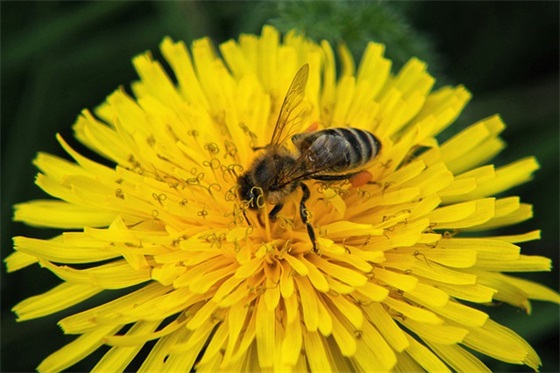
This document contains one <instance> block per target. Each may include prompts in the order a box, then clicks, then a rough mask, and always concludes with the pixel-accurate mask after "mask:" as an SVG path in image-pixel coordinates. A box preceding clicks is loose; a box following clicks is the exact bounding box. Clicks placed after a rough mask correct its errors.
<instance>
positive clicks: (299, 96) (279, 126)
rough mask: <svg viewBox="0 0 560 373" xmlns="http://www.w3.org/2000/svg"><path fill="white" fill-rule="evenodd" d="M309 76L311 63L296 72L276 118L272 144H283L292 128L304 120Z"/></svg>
mask: <svg viewBox="0 0 560 373" xmlns="http://www.w3.org/2000/svg"><path fill="white" fill-rule="evenodd" d="M308 76H309V65H308V64H305V65H303V66H302V67H301V68H300V69H299V70H298V72H297V73H296V76H295V77H294V80H293V81H292V84H291V85H290V88H289V89H288V93H286V97H285V98H284V102H283V103H282V107H281V108H280V113H279V114H278V119H277V120H276V126H275V127H274V133H273V134H272V138H271V139H270V144H271V145H278V144H282V143H283V142H284V141H286V139H287V138H288V137H289V135H290V134H291V132H292V129H294V128H296V127H297V126H298V125H299V124H301V122H302V121H303V116H304V111H305V108H304V105H302V102H303V98H304V96H305V86H306V85H307V77H308Z"/></svg>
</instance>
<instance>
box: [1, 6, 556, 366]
mask: <svg viewBox="0 0 560 373" xmlns="http://www.w3.org/2000/svg"><path fill="white" fill-rule="evenodd" d="M559 4H560V3H559V2H388V3H385V2H344V1H330V2H236V1H229V2H195V1H190V2H172V1H143V2H135V1H122V2H121V1H104V2H86V1H80V2H70V1H48V2H43V1H38V2H27V1H26V2H15V1H12V2H2V3H1V4H0V11H1V13H0V14H1V22H0V23H1V33H0V35H1V112H0V115H1V118H0V119H1V126H2V127H1V128H2V133H1V135H2V136H1V141H2V142H1V162H2V163H1V171H2V175H1V176H2V178H1V182H2V184H1V187H2V189H1V192H2V194H1V227H2V230H1V232H2V234H1V240H2V242H1V247H0V248H1V250H2V254H1V255H2V258H5V257H6V256H7V255H9V253H10V252H11V251H12V248H11V237H13V236H17V235H25V236H31V237H44V238H46V237H52V236H54V235H56V234H57V231H55V230H48V229H36V228H30V227H26V226H24V225H23V224H20V223H14V222H12V221H11V216H12V205H13V204H14V203H18V202H23V201H27V200H31V199H37V198H45V197H46V195H45V194H44V193H43V192H41V190H40V189H39V188H38V187H36V186H35V185H34V177H35V174H36V169H35V168H34V167H33V166H32V164H31V161H32V159H33V158H34V157H35V154H36V153H37V151H45V152H49V153H54V154H59V155H62V151H61V149H60V147H59V145H58V143H57V142H56V140H55V134H56V133H57V132H58V133H62V134H63V136H64V137H65V138H66V139H70V138H71V136H72V131H71V126H72V124H73V123H74V121H75V119H76V117H77V115H78V114H79V113H80V111H81V110H82V109H84V108H93V107H95V106H97V105H98V104H99V103H100V102H102V101H103V100H104V98H105V97H106V96H107V95H108V94H109V93H111V92H112V91H113V90H115V89H116V88H117V87H119V86H121V85H122V86H124V87H128V86H129V84H130V82H131V81H133V80H135V79H136V75H135V73H134V70H133V68H132V65H131V63H130V60H131V58H132V57H133V56H135V55H136V54H139V53H142V52H144V51H146V50H150V51H152V53H153V54H154V55H155V56H158V57H159V52H158V45H159V43H160V42H161V40H162V38H163V37H164V36H166V35H169V36H171V37H172V38H173V39H175V40H179V39H182V40H184V41H186V42H187V44H189V43H190V42H191V41H192V40H193V39H195V38H199V37H202V36H210V37H211V38H212V40H213V41H214V42H215V43H216V44H218V43H220V42H223V41H225V40H227V39H230V38H236V37H237V36H238V35H239V34H240V33H242V32H247V33H260V29H261V27H262V25H263V24H265V23H272V24H274V25H275V26H277V27H278V28H279V29H280V30H282V31H286V30H289V29H291V28H293V27H296V28H299V29H301V30H303V31H305V33H306V35H308V36H309V37H311V38H314V39H316V40H320V39H327V40H329V41H331V42H332V43H336V42H337V41H339V40H342V39H344V40H345V41H346V42H347V44H348V45H349V47H350V48H351V50H352V52H353V53H354V54H355V56H356V57H359V56H360V54H361V52H362V50H363V47H364V46H365V43H366V42H367V41H368V40H374V41H377V42H382V43H385V44H386V47H387V49H386V50H387V52H386V55H387V56H388V57H389V58H391V59H393V60H394V61H395V63H394V68H398V67H400V66H402V64H403V63H404V62H405V61H406V60H407V59H409V58H410V57H412V56H417V57H419V58H420V59H422V60H424V61H426V62H428V64H429V71H430V72H431V73H432V74H433V75H434V76H435V77H436V79H437V82H438V85H440V86H441V85H444V84H464V85H465V86H466V87H467V88H468V89H469V90H470V91H471V92H472V93H473V99H472V100H471V103H470V104H469V105H468V106H467V108H466V109H465V111H464V113H463V115H462V116H461V117H460V119H459V120H458V123H456V124H455V125H454V126H452V130H451V132H453V131H455V132H456V131H458V130H460V129H462V128H464V127H465V126H466V125H468V124H470V123H473V122H475V121H476V120H478V119H481V118H484V117H486V116H489V115H491V114H494V113H499V114H501V115H502V118H503V119H504V121H505V123H506V124H507V125H508V128H507V130H506V132H505V133H504V134H503V137H504V138H505V140H506V142H507V143H508V144H509V146H508V148H507V149H506V151H505V152H503V154H502V155H500V156H499V158H498V159H496V161H495V163H496V164H497V165H503V164H506V163H508V162H511V161H513V160H515V159H518V158H521V157H525V156H528V155H536V156H537V158H538V160H539V162H540V164H541V170H540V171H538V172H537V174H536V176H535V180H534V181H533V182H532V183H529V184H525V185H522V186H519V187H517V188H515V189H514V190H513V191H510V192H508V194H509V195H520V196H521V197H522V200H523V201H525V202H528V203H532V204H533V205H534V211H535V218H533V219H532V220H530V221H528V222H524V223H522V224H520V225H519V226H516V227H514V229H513V230H509V231H508V230H506V231H504V232H505V233H508V232H510V231H516V232H526V231H530V230H533V229H539V228H540V229H542V230H543V234H542V236H543V238H542V240H540V241H538V242H530V243H525V244H523V245H522V247H523V251H524V253H526V254H535V255H544V256H548V257H550V258H552V259H553V263H554V269H553V271H552V272H550V273H536V274H526V275H525V274H524V275H523V277H525V278H530V279H533V280H537V281H539V282H541V283H545V284H547V285H548V286H549V287H551V288H554V289H558V283H559V278H558V273H559V272H558V265H559V263H558V262H559V256H558V248H559V241H558V232H559V231H558V228H559V200H558V196H559V163H558V161H559V152H558V149H559V136H558V132H559V75H558V68H559V53H558V52H559V50H558V49H559V36H558V35H559ZM357 60H359V59H358V58H357ZM394 71H395V70H394ZM450 134H451V133H447V134H444V136H449V135H450ZM75 146H76V147H78V148H79V149H80V150H83V148H81V147H79V146H78V145H75ZM83 151H84V152H86V151H85V150H83ZM86 153H87V152H86ZM87 154H88V155H90V156H91V157H93V158H95V159H99V157H96V156H95V155H92V154H91V153H87ZM1 276H2V277H1V295H2V299H1V306H2V324H1V342H2V349H1V356H0V358H1V365H0V370H1V371H2V372H8V371H10V372H27V371H34V370H35V368H36V367H37V365H38V364H39V363H40V361H41V360H42V359H43V358H45V357H46V356H47V355H48V354H49V353H51V352H53V351H55V350H56V349H58V348H60V347H61V346H62V345H63V344H64V343H67V342H69V341H71V340H72V339H73V337H72V336H64V335H62V332H61V331H60V329H59V328H58V327H57V326H56V322H57V321H58V320H60V319H61V318H63V317H64V316H66V315H68V314H70V313H72V312H73V311H72V310H71V311H66V312H61V313H59V314H56V315H54V316H50V317H45V318H41V319H38V320H32V321H27V322H24V323H20V324H17V323H16V322H15V316H14V314H13V313H12V312H11V311H10V309H11V307H13V305H14V304H16V303H17V302H19V301H21V300H22V299H24V298H27V297H29V296H31V295H35V294H38V293H41V292H43V291H46V290H48V289H50V288H51V287H52V286H54V285H55V284H57V283H58V282H59V281H58V279H56V278H55V277H54V275H52V274H51V273H50V272H48V271H46V270H41V269H39V268H38V266H32V267H30V268H27V269H24V270H21V271H18V272H16V273H13V274H10V275H7V274H6V271H5V268H4V266H2V270H1ZM93 304H97V303H92V304H91V305H89V306H92V305H93ZM87 306H88V305H87V304H86V305H81V306H80V308H79V309H83V308H84V307H87ZM74 311H75V310H74ZM485 311H486V312H489V313H490V314H491V315H492V317H493V318H495V319H496V320H498V321H499V322H500V323H502V324H504V325H506V326H508V327H510V328H512V329H514V330H515V331H517V332H518V333H519V334H520V335H522V336H523V337H524V338H526V339H527V340H528V341H529V342H530V343H531V344H532V345H533V347H534V348H535V349H536V351H537V352H538V353H539V354H540V356H541V358H542V360H543V367H542V371H543V372H558V371H560V367H559V362H558V360H559V357H558V350H559V345H558V338H559V336H558V335H559V324H558V316H559V312H558V311H559V309H558V306H556V305H551V304H547V303H543V302H533V313H532V315H531V316H528V315H526V314H524V313H523V312H521V311H519V310H518V309H515V308H513V307H510V306H507V305H501V306H497V307H491V308H486V309H485ZM103 352H104V350H103V351H99V353H98V354H94V355H93V356H92V357H90V358H88V359H85V360H84V361H83V362H81V363H80V364H78V365H76V366H75V367H73V368H72V370H73V371H88V370H90V369H91V368H92V367H93V366H94V365H95V362H96V361H97V359H99V357H100V355H101V354H102V353H103ZM485 362H486V363H487V364H488V366H489V367H490V368H491V369H492V370H493V371H495V372H503V371H509V372H525V371H531V370H530V369H529V368H527V367H523V366H514V365H508V364H504V363H501V362H497V361H494V360H491V359H486V360H485Z"/></svg>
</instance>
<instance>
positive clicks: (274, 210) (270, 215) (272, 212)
mask: <svg viewBox="0 0 560 373" xmlns="http://www.w3.org/2000/svg"><path fill="white" fill-rule="evenodd" d="M282 207H284V204H283V203H279V204H277V205H275V206H274V207H273V208H272V210H270V212H269V213H268V218H269V219H270V220H273V221H274V220H276V215H278V213H279V212H280V210H282Z"/></svg>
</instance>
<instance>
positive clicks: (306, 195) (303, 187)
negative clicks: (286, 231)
mask: <svg viewBox="0 0 560 373" xmlns="http://www.w3.org/2000/svg"><path fill="white" fill-rule="evenodd" d="M300 185H301V190H302V191H303V196H302V197H301V201H300V203H299V215H300V216H301V221H303V222H304V223H305V227H306V228H307V234H308V235H309V238H310V239H311V243H312V244H313V252H314V253H315V254H317V253H318V252H319V250H318V249H317V237H316V236H315V231H314V230H313V226H312V225H311V223H310V222H309V216H308V214H307V207H305V202H306V201H307V200H308V199H309V197H310V196H311V193H310V192H309V187H308V186H307V185H305V184H304V183H301V184H300Z"/></svg>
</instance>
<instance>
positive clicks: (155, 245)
mask: <svg viewBox="0 0 560 373" xmlns="http://www.w3.org/2000/svg"><path fill="white" fill-rule="evenodd" d="M161 52H162V54H163V56H164V57H165V59H166V61H167V62H168V63H169V65H170V67H171V69H172V71H173V74H174V77H170V76H169V75H168V74H167V73H166V72H165V71H164V69H163V67H162V65H161V64H160V63H159V62H157V61H155V60H153V59H152V56H151V55H150V54H148V53H146V54H143V55H140V56H138V57H136V58H134V60H133V64H134V67H135V68H136V70H137V72H138V74H139V76H140V80H139V81H138V82H135V83H134V84H133V85H132V91H133V96H131V95H129V94H127V93H126V92H125V91H124V90H122V89H119V90H117V91H115V92H114V93H113V94H111V95H110V96H109V97H108V99H107V101H106V102H105V103H104V104H103V105H102V106H101V107H99V108H98V109H97V110H96V111H95V115H94V114H92V113H91V112H90V111H88V110H84V111H83V112H82V113H81V115H80V116H79V118H78V120H77V122H76V124H75V126H74V129H75V133H76V137H77V139H78V140H80V141H81V142H82V143H84V144H85V145H87V146H88V147H89V148H91V149H93V150H94V151H95V152H97V153H99V154H101V155H102V156H104V157H106V158H107V159H108V160H110V161H111V162H113V163H114V164H115V166H114V167H108V166H105V165H102V164H100V163H97V162H94V161H92V160H90V159H88V158H86V157H84V156H82V155H81V154H79V153H78V152H76V151H75V150H74V149H73V148H72V147H70V145H68V143H67V142H65V141H64V140H63V139H62V138H61V137H60V136H58V137H57V138H58V140H59V142H60V144H61V145H62V147H63V148H64V149H65V150H66V152H67V153H68V154H69V155H70V157H72V158H73V161H68V160H65V159H62V158H59V157H55V156H53V155H49V154H45V153H39V155H38V156H37V158H36V159H35V165H36V166H37V167H38V168H39V170H40V173H39V174H38V176H37V181H36V183H37V185H38V186H39V187H40V188H41V189H43V190H44V191H45V192H46V193H48V194H49V195H51V196H53V197H55V199H52V200H39V201H31V202H27V203H22V204H19V205H17V206H16V210H15V220H17V221H22V222H25V223H27V224H31V225H35V226H42V227H53V228H60V229H63V230H66V231H65V232H64V233H62V234H61V235H59V236H56V237H54V238H52V239H48V240H41V239H35V238H28V237H15V238H14V244H15V250H16V251H15V252H14V253H13V254H12V255H11V256H10V257H8V258H7V259H6V262H7V266H8V270H9V271H15V270H18V269H21V268H24V267H26V266H29V265H31V264H34V263H38V264H39V265H40V266H41V267H43V268H46V269H48V270H49V271H51V272H53V273H54V274H55V275H56V276H58V277H60V278H61V279H62V283H61V284H60V285H58V286H57V287H55V288H53V289H52V290H50V291H47V292H46V293H44V294H40V295H37V296H34V297H31V298H28V299H26V300H24V301H22V302H21V303H19V304H17V305H16V306H15V307H14V311H15V313H16V314H17V316H18V320H20V321H23V320H29V319H33V318H38V317H42V316H45V315H49V314H52V313H55V312H58V311H61V310H63V309H66V308H68V307H70V306H72V305H75V304H78V303H81V302H83V301H85V300H86V299H89V298H92V297H94V296H95V295H97V294H99V293H101V292H103V291H104V290H109V289H127V288H130V289H131V290H130V292H129V293H127V294H126V295H124V296H121V297H119V298H117V299H114V300H112V301H109V302H107V303H104V304H101V305H99V306H97V307H94V308H91V309H88V310H86V311H83V312H80V313H77V314H73V315H71V316H68V317H66V318H64V319H62V320H61V321H60V323H59V324H60V326H61V327H62V329H63V331H64V332H65V333H67V334H72V335H77V337H76V339H74V340H73V341H72V342H70V343H69V344H67V345H66V346H64V347H62V348H61V349H59V350H58V351H56V352H54V353H53V354H52V355H50V356H49V357H47V358H46V359H45V360H44V361H43V362H42V363H41V364H40V365H39V367H38V369H39V371H41V372H55V371H60V370H63V369H65V368H68V367H70V366H72V365H73V364H75V363H76V362H78V361H79V360H81V359H82V358H84V357H85V356H87V355H89V354H91V353H92V352H93V351H95V350H96V349H98V348H99V347H100V346H102V345H108V346H110V349H109V350H108V352H107V353H106V354H105V355H104V356H103V357H102V358H101V360H100V361H99V362H98V363H97V365H96V366H95V367H94V368H93V371H98V372H101V371H103V372H109V371H110V372H116V371H124V370H125V369H126V368H127V366H128V364H129V363H130V362H131V361H132V359H133V358H134V357H135V356H136V355H137V354H138V353H139V351H140V350H141V349H142V348H143V347H144V346H145V345H146V344H147V343H148V342H150V341H155V344H154V345H153V347H152V348H151V350H150V351H149V354H148V356H147V357H146V358H145V360H144V361H143V363H142V365H141V367H140V371H142V372H154V371H155V372H164V371H184V372H188V371H191V369H196V370H197V371H200V372H203V371H211V372H217V371H227V372H233V371H251V372H256V371H295V372H302V371H312V372H327V371H344V372H346V371H362V372H374V371H391V370H395V371H416V370H419V371H420V370H427V371H451V370H456V371H465V372H469V371H488V368H487V367H486V366H485V365H484V364H483V363H482V362H481V361H480V360H479V358H478V357H476V356H475V354H473V351H475V352H478V353H481V354H484V355H488V356H490V357H492V358H495V359H498V360H501V361H505V362H508V363H512V364H525V365H527V366H529V367H531V368H533V369H535V370H536V369H538V367H539V365H540V360H539V357H538V355H537V353H536V352H535V351H534V350H533V349H532V348H531V346H529V345H528V343H527V342H525V340H523V338H521V337H520V336H518V335H517V334H516V333H515V332H513V331H512V330H510V329H508V328H506V327H504V326H502V325H500V324H498V323H496V322H494V321H493V320H491V319H490V318H489V317H488V315H487V314H486V313H484V312H483V311H481V310H480V309H479V307H473V306H472V305H473V303H474V304H484V303H489V302H494V301H500V302H505V303H508V304H510V305H513V306H515V307H519V308H521V309H523V310H525V311H527V312H530V310H531V306H530V299H535V300H545V301H551V302H557V303H558V302H560V297H559V295H558V294H557V293H555V292H554V291H552V290H550V289H547V288H545V287H544V286H541V285H539V284H536V283H533V282H530V281H527V280H523V279H520V278H517V277H514V276H512V275H510V274H504V273H503V272H507V273H510V272H530V271H549V270H550V266H551V262H550V260H549V259H547V258H544V257H540V256H528V255H524V254H521V253H520V247H519V246H518V244H519V243H522V242H525V241H529V240H535V239H538V238H539V232H538V231H533V232H528V233H522V234H517V235H510V236H493V235H492V234H491V233H484V232H486V231H488V230H490V229H493V228H496V227H502V226H507V225H511V224H515V223H518V222H521V221H523V220H526V219H529V218H530V217H531V215H532V211H531V206H530V205H528V204H525V203H522V202H520V200H519V198H517V197H514V196H510V197H508V196H503V194H501V192H503V191H506V190H508V189H509V188H511V187H513V186H515V185H518V184H520V183H524V182H526V181H529V180H530V179H531V177H532V174H533V172H534V171H536V170H537V169H538V168H539V165H538V163H537V161H536V160H535V159H534V158H531V157H529V158H525V159H521V160H519V161H517V162H514V163H512V164H509V165H506V166H502V167H494V166H493V165H492V164H490V163H488V162H489V161H490V160H491V159H492V158H493V157H494V156H495V155H496V154H498V152H500V151H501V150H502V149H503V148H504V142H503V141H502V140H501V139H500V137H499V136H500V133H501V132H502V131H503V130H504V127H505V126H504V124H503V122H502V120H501V119H500V117H499V116H492V117H489V118H485V119H482V120H480V121H479V122H477V123H474V124H473V125H471V126H470V127H468V128H466V129H465V130H463V131H462V132H460V133H459V134H457V135H456V136H454V137H453V138H451V139H450V140H448V141H446V142H444V143H442V144H440V143H438V141H437V140H436V136H437V135H438V134H439V133H440V132H442V131H443V130H444V129H445V128H447V127H448V126H449V125H450V124H451V123H452V122H453V121H454V120H455V118H457V116H458V115H459V114H460V112H461V110H462V109H463V107H464V106H465V105H466V103H467V102H468V100H469V98H470V94H469V92H468V91H467V90H466V89H465V88H464V87H462V86H458V87H444V88H441V89H437V90H434V89H433V85H434V78H433V77H431V76H430V75H429V74H428V72H427V67H426V65H425V64H424V63H423V62H421V61H419V60H417V59H412V60H410V61H409V62H408V63H407V64H406V65H405V66H404V67H403V68H402V69H401V70H400V71H399V72H398V73H396V74H392V73H391V61H389V60H387V59H386V58H384V57H383V52H384V46H382V45H379V44H376V43H369V44H368V45H367V47H366V49H365V52H364V55H363V58H362V60H361V62H360V63H359V65H358V66H356V65H355V64H354V61H353V59H352V57H351V55H350V53H349V52H348V51H347V50H346V49H345V48H344V47H342V48H341V53H340V54H341V56H342V58H341V64H342V66H341V67H340V71H341V74H340V75H339V76H338V77H337V75H336V71H337V67H336V62H335V57H334V53H333V50H332V48H331V46H330V45H329V44H328V43H326V42H322V43H315V42H313V41H311V40H308V39H306V38H305V37H303V36H301V35H298V34H296V33H295V32H291V33H288V34H287V35H285V36H284V37H283V38H282V37H281V35H279V33H278V31H277V30H275V29H274V28H272V27H265V28H264V29H263V31H262V34H261V35H260V36H256V35H242V36H241V37H240V38H239V40H237V41H233V40H232V41H228V42H226V43H224V44H221V45H220V46H219V52H220V54H221V57H220V56H219V55H218V53H217V51H216V49H215V48H214V47H213V46H212V44H211V43H210V41H209V40H208V39H201V40H198V41H196V42H194V43H193V45H192V48H191V50H190V53H189V51H188V49H187V48H186V47H185V45H184V44H183V43H181V42H173V41H172V40H170V39H165V40H164V41H163V42H162V44H161ZM306 64H307V66H308V72H307V71H306V81H305V84H304V85H305V87H298V88H297V89H296V91H298V92H299V93H301V97H300V98H299V100H297V101H298V102H297V103H293V107H290V109H291V110H293V111H297V110H300V114H301V115H300V114H297V115H292V114H293V113H292V112H290V113H288V114H286V113H285V114H286V115H288V116H289V118H288V119H289V120H292V122H293V123H291V124H293V126H292V127H293V129H295V130H296V131H295V132H296V133H305V131H306V130H307V129H308V128H310V127H318V128H319V129H326V128H333V127H352V128H355V129H358V130H362V131H368V132H370V133H372V134H374V135H375V137H376V138H377V139H378V140H379V142H380V144H381V151H380V152H378V154H377V155H376V156H375V159H374V161H373V162H372V163H371V164H369V165H368V166H367V168H366V169H365V170H360V171H365V172H366V173H367V174H368V175H369V176H370V177H371V181H370V182H369V183H358V185H352V183H349V182H347V181H346V180H335V181H331V182H329V181H328V180H327V181H325V180H311V179H309V178H307V179H306V178H305V177H304V176H302V175H300V176H301V177H300V179H301V180H293V181H294V182H298V183H299V182H300V181H302V180H303V183H304V184H305V185H306V186H307V187H308V188H309V190H310V196H309V198H308V199H307V200H306V201H305V207H304V208H303V212H302V211H300V201H301V199H302V192H301V190H300V189H295V188H294V190H293V191H292V190H290V193H287V195H286V196H283V197H282V198H284V199H282V202H284V206H283V208H282V209H281V210H280V211H275V213H276V216H275V219H270V218H269V216H268V214H269V213H270V212H271V211H272V209H273V208H274V205H273V204H270V203H267V201H268V200H266V199H265V200H263V199H262V198H261V200H260V201H259V202H258V203H257V202H255V201H242V200H241V198H239V196H238V178H239V176H240V175H242V174H243V173H244V172H246V171H247V170H248V169H250V167H251V165H252V163H253V161H254V159H256V158H257V157H262V156H263V155H262V154H263V153H266V152H267V149H268V148H267V149H262V147H264V146H266V145H267V143H268V142H269V139H270V138H271V136H272V133H273V131H274V128H275V124H276V122H277V118H278V115H279V113H280V111H281V107H282V104H283V102H284V101H283V100H284V97H285V95H286V92H288V89H289V87H290V84H291V83H292V80H293V78H294V76H295V75H296V72H297V71H298V70H299V69H300V68H301V67H302V66H305V65H306ZM303 89H304V91H305V96H303ZM299 101H301V103H300V102H299ZM296 104H297V107H295V106H296ZM304 112H305V113H304ZM304 114H305V115H304ZM294 119H297V120H294ZM288 142H289V141H288ZM358 145H360V144H358ZM361 145H362V146H363V144H361ZM370 145H371V144H370ZM326 150H327V149H325V151H326ZM351 151H353V152H358V150H357V149H353V150H351ZM360 151H362V152H367V151H368V149H362V150H360ZM307 165H308V166H309V165H311V163H308V164H307ZM498 194H499V195H500V196H499V197H496V195H498ZM258 197H259V195H257V199H258ZM260 197H262V194H261V195H260ZM252 202H255V204H258V207H259V208H258V209H250V208H248V207H251V203H252ZM273 202H274V201H273ZM280 202H281V201H276V203H280ZM300 213H301V214H300ZM300 215H301V216H300ZM302 217H304V219H302ZM304 220H307V221H308V222H309V224H310V227H311V229H312V230H313V232H314V233H315V240H316V245H317V250H314V248H313V244H314V241H313V239H311V238H310V234H309V232H308V229H307V228H306V225H305V223H306V221H304ZM470 232H477V234H476V235H473V234H467V233H470ZM152 343H153V342H152Z"/></svg>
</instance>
